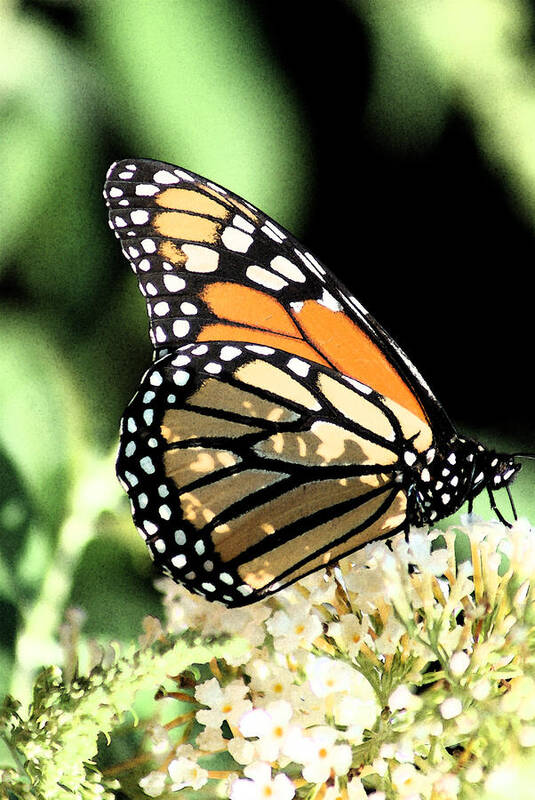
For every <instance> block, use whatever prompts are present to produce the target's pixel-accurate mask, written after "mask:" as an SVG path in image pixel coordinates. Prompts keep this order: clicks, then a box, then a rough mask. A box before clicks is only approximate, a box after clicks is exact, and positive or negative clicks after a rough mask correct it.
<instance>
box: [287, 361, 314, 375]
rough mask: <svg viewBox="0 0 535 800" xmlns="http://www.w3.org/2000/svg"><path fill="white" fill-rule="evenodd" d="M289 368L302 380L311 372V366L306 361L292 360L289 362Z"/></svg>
mask: <svg viewBox="0 0 535 800" xmlns="http://www.w3.org/2000/svg"><path fill="white" fill-rule="evenodd" d="M288 367H289V368H290V369H291V370H292V372H295V374H296V375H300V376H301V377H302V378H306V377H307V375H308V373H309V371H310V364H307V363H306V361H301V359H300V358H291V359H290V360H289V361H288Z"/></svg>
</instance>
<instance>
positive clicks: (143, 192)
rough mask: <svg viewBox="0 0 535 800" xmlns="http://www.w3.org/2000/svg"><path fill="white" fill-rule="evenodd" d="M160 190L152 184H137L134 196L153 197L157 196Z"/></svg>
mask: <svg viewBox="0 0 535 800" xmlns="http://www.w3.org/2000/svg"><path fill="white" fill-rule="evenodd" d="M159 191H160V188H159V187H158V186H154V185H153V184H152V183H138V185H137V186H136V194H137V195H138V197H153V196H154V195H155V194H158V192H159Z"/></svg>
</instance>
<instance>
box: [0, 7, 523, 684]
mask: <svg viewBox="0 0 535 800" xmlns="http://www.w3.org/2000/svg"><path fill="white" fill-rule="evenodd" d="M534 19H535V17H534V15H533V11H532V8H531V6H530V5H529V4H528V3H527V2H521V0H509V1H508V2H507V3H503V2H497V1H496V0H426V2H422V1H420V2H416V0H404V1H403V2H399V0H381V2H374V0H346V2H342V0H330V2H329V3H321V4H312V3H308V2H301V0H296V2H292V3H287V2H283V0H272V1H271V2H269V0H266V1H265V2H254V1H253V0H252V1H250V2H246V0H47V2H44V1H43V2H39V1H38V0H32V1H31V2H30V0H24V1H23V0H20V1H19V2H17V1H16V0H0V165H1V167H0V208H1V213H0V245H1V246H0V292H1V307H0V330H1V347H0V619H1V623H0V694H1V693H2V692H3V691H5V690H7V689H9V688H10V689H11V690H12V691H14V692H15V693H16V694H18V695H20V696H21V697H23V696H25V694H26V692H27V690H28V685H29V680H30V677H31V675H32V673H33V671H34V670H35V668H36V667H38V666H39V665H41V664H44V663H51V662H57V661H58V660H59V659H60V658H61V655H60V651H59V645H58V644H57V642H58V631H59V630H60V628H59V626H60V624H61V621H62V619H63V615H64V611H65V609H66V608H67V607H69V606H73V605H74V606H77V607H80V608H82V609H84V611H85V612H86V613H87V620H86V623H85V627H84V632H85V633H86V634H87V635H88V636H94V637H96V638H98V639H99V640H102V641H108V640H109V639H110V638H116V639H119V640H128V639H130V638H131V637H133V636H135V635H137V634H138V633H139V631H140V619H141V617H142V616H143V614H146V613H156V614H158V613H159V611H158V609H159V606H158V595H157V593H156V591H155V590H154V588H153V586H152V578H153V574H152V572H151V564H150V561H149V558H148V556H147V554H146V552H145V548H144V545H143V544H142V543H141V541H140V540H139V537H138V535H137V533H136V532H135V529H134V527H133V525H132V522H131V519H130V514H129V508H128V505H127V502H126V497H125V496H123V493H122V491H121V490H120V488H119V487H118V485H117V483H116V480H115V475H114V465H113V462H114V452H115V448H116V445H117V436H118V424H119V419H120V416H121V413H122V410H123V408H124V406H125V405H126V403H127V401H128V400H129V398H130V396H131V395H132V394H133V392H134V391H135V388H136V385H137V382H138V380H139V377H140V375H141V374H142V372H143V371H144V369H145V368H146V367H147V365H148V364H149V361H150V346H149V340H148V336H147V322H146V318H145V310H144V301H143V299H142V298H141V296H140V295H139V294H138V291H137V288H136V282H135V280H134V279H133V276H132V274H131V271H130V269H129V267H128V264H127V263H126V261H125V260H124V259H123V258H122V257H121V254H120V250H119V247H118V244H117V242H116V241H115V239H114V237H113V236H112V235H111V233H110V231H109V228H108V225H107V215H106V210H105V206H104V202H103V200H102V196H101V189H102V184H103V180H104V176H105V173H106V170H107V168H108V166H109V164H110V163H111V162H112V161H113V160H115V159H117V158H128V157H141V156H143V157H151V158H155V159H162V160H165V161H170V162H173V163H176V164H179V165H181V166H184V167H187V168H190V169H192V170H194V171H196V172H199V173H201V174H204V175H206V176H207V177H209V178H211V179H213V180H215V181H217V182H219V183H222V184H223V185H226V186H228V187H229V188H231V189H233V190H234V191H236V192H238V193H239V194H241V195H243V196H245V197H246V198H248V199H249V200H250V201H251V202H253V203H255V204H256V205H258V206H259V207H261V208H262V209H264V210H265V211H267V212H268V213H270V214H271V215H272V216H273V217H274V218H275V219H276V220H279V221H280V222H281V223H282V224H283V225H285V226H286V227H288V228H290V229H291V230H292V231H294V232H295V233H296V234H297V235H298V236H299V238H301V239H302V240H303V241H304V242H305V243H306V244H307V246H308V247H309V248H310V249H311V250H312V251H313V252H315V253H316V254H317V255H318V256H319V257H320V258H321V259H322V260H323V261H325V262H326V263H327V264H328V265H329V266H330V267H331V268H332V269H333V270H334V271H335V272H336V273H337V274H338V275H339V276H340V277H342V279H343V280H344V281H345V282H346V284H347V285H348V286H349V287H350V288H351V290H352V291H353V292H354V293H355V294H356V296H357V297H358V298H359V299H360V300H361V301H362V302H363V303H364V304H365V305H366V306H367V307H368V308H369V309H370V310H371V311H372V313H373V314H374V315H375V316H376V317H377V318H378V319H379V320H380V321H381V322H382V323H383V324H384V326H385V327H386V328H387V329H388V330H390V331H391V332H392V333H393V334H394V336H395V338H396V339H397V340H398V341H399V342H400V344H402V346H403V347H404V348H405V349H406V350H407V351H408V353H409V354H410V356H411V357H412V358H413V359H414V361H415V362H416V363H417V365H418V366H419V367H420V369H421V370H422V372H423V374H424V375H425V376H426V377H427V378H428V379H429V382H430V383H431V385H432V386H433V388H434V389H435V391H436V392H437V394H438V396H439V397H440V398H441V399H442V401H443V402H444V405H445V406H446V408H447V409H448V411H449V412H450V414H451V416H452V418H453V419H454V421H455V422H456V423H457V424H458V425H459V427H461V428H462V429H463V430H465V431H466V432H467V433H472V434H474V435H476V436H478V437H481V438H483V439H484V440H485V441H486V442H487V443H489V444H491V445H492V444H498V445H499V446H501V447H503V448H505V449H507V450H519V449H520V450H531V451H534V450H535V429H534V425H533V401H532V388H531V387H532V372H533V369H532V359H533V345H532V340H533V306H534V301H533V290H532V288H531V273H532V267H533V253H534V244H535V237H534V221H535V45H534ZM533 479H534V474H533V471H532V470H530V469H529V468H526V469H525V470H524V471H523V474H522V476H521V477H520V478H519V480H518V485H517V491H516V492H515V497H516V500H517V505H518V507H519V511H520V513H521V514H527V515H529V514H531V518H532V519H534V518H535V514H534V512H535V508H534V500H533V490H532V487H533ZM478 510H479V511H480V513H482V514H484V515H485V516H486V517H489V518H490V516H491V515H490V512H489V510H488V504H487V501H486V499H483V501H482V502H481V503H480V504H479V506H478Z"/></svg>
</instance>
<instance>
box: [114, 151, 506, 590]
mask: <svg viewBox="0 0 535 800" xmlns="http://www.w3.org/2000/svg"><path fill="white" fill-rule="evenodd" d="M104 197H105V199H106V203H107V205H108V207H109V223H110V227H111V229H112V230H113V231H114V233H115V235H116V237H117V238H118V239H119V240H120V243H121V246H122V250H123V253H124V255H125V257H126V258H127V259H128V261H129V262H130V264H131V266H132V269H133V270H134V272H135V274H136V275H137V278H138V282H139V288H140V290H141V293H142V294H143V295H144V297H145V298H146V302H147V309H148V315H149V321H150V337H151V340H152V343H153V346H154V363H153V365H152V366H151V367H150V368H149V369H148V370H147V372H146V373H145V375H144V376H143V378H142V380H141V385H140V387H139V390H138V392H137V393H136V395H135V396H134V398H133V399H132V400H131V402H130V404H129V405H128V407H127V409H126V411H125V414H124V417H123V419H122V423H121V439H120V447H119V453H118V457H117V474H118V477H119V479H120V481H121V483H122V485H123V486H124V488H125V490H126V492H127V493H128V495H129V498H130V502H131V507H132V515H133V519H134V522H135V524H136V526H137V528H138V530H139V532H140V534H141V536H142V537H143V538H144V540H145V541H146V543H147V545H148V547H149V550H150V552H151V554H152V556H153V558H154V561H155V562H156V564H157V566H159V567H160V568H161V569H162V570H163V571H164V572H165V573H166V574H168V575H169V576H171V577H172V578H173V579H175V580H176V581H178V582H181V583H183V584H185V585H186V586H187V587H188V588H189V589H191V590H193V591H195V592H197V593H199V594H202V595H204V596H205V597H206V598H208V599H210V600H220V601H222V602H223V603H224V604H226V605H228V606H240V605H245V604H248V603H252V602H255V601H257V600H259V599H260V598H262V597H265V596H267V595H270V594H272V593H274V592H277V591H279V590H280V589H282V588H284V587H285V586H287V585H288V584H290V583H292V582H293V581H295V580H297V579H298V578H300V577H303V576H305V575H307V574H309V573H310V572H313V571H314V570H317V569H319V568H320V567H323V566H326V565H329V564H332V563H333V562H335V561H337V560H338V559H340V558H341V557H342V556H345V555H347V554H348V553H351V552H353V551H354V550H356V549H358V548H359V547H361V546H362V545H364V544H365V543H367V542H370V541H372V540H376V539H379V538H383V537H388V536H391V535H393V534H395V533H396V532H398V531H403V530H407V529H408V526H409V525H411V524H413V525H424V524H429V523H433V522H435V521H436V520H439V519H441V518H442V517H445V516H447V515H449V514H451V513H452V512H454V511H456V510H457V509H458V508H460V506H461V505H462V504H463V503H464V502H465V501H466V500H468V501H469V504H470V506H471V503H472V500H473V498H474V497H475V496H476V495H477V494H478V493H479V492H481V491H482V490H483V489H486V490H487V492H488V494H489V497H490V500H491V504H492V507H493V508H494V509H495V511H496V513H497V514H498V515H499V516H500V518H501V515H500V512H499V511H498V510H497V509H496V506H495V503H494V499H493V492H494V490H496V489H498V488H500V487H503V486H505V487H507V490H508V491H509V486H508V484H509V483H510V481H511V480H512V478H513V477H514V475H515V474H516V472H517V471H518V469H519V468H520V465H519V464H518V463H517V462H516V461H515V459H514V456H511V455H502V454H498V453H496V452H493V451H490V450H488V449H486V448H484V447H483V446H482V445H481V444H479V443H478V442H475V441H472V440H469V439H465V438H462V437H461V436H459V435H458V434H457V432H456V430H455V428H454V427H453V425H452V423H451V422H450V420H449V419H448V417H447V415H446V413H445V411H444V410H443V408H442V406H441V405H440V403H439V402H438V401H437V399H436V398H435V396H434V395H433V393H432V392H431V390H430V388H429V387H428V385H427V384H426V383H425V381H424V379H423V378H422V376H421V375H420V374H419V372H418V371H417V370H416V368H415V367H414V366H413V365H412V363H411V362H410V360H409V359H408V358H407V356H406V355H405V354H404V353H403V352H402V351H401V349H400V348H399V347H398V345H397V344H396V343H395V342H394V341H393V339H392V338H391V337H390V336H389V335H388V334H387V333H386V332H385V331H384V330H383V328H382V327H381V326H380V325H379V324H378V323H377V322H376V321H375V320H374V319H373V318H372V317H371V316H370V314H368V312H367V311H366V310H365V309H364V308H363V307H362V306H361V304H360V303H359V302H358V301H357V300H356V299H355V298H354V297H352V296H351V295H350V294H349V293H348V291H347V290H346V289H345V288H344V287H343V286H342V285H341V284H340V283H339V281H338V280H337V279H336V278H335V277H334V275H332V274H331V273H330V272H329V271H328V270H327V269H326V268H325V267H324V266H323V265H322V264H321V263H320V262H319V261H318V260H317V259H316V258H315V257H314V256H313V255H312V254H311V253H309V252H308V251H307V250H306V249H305V248H304V247H303V246H302V245H301V244H299V242H298V241H297V240H296V239H295V238H294V237H293V236H292V235H291V234H290V233H288V232H287V231H286V230H284V229H283V228H282V227H280V226H279V225H277V224H276V223H275V222H274V221H273V220H272V219H270V218H269V217H267V216H266V215H265V214H263V213H262V212H261V211H259V210H258V209H257V208H255V207H254V206H252V205H251V204H250V203H248V202H247V201H246V200H243V199H242V198H240V197H238V196H237V195H235V194H233V193H232V192H229V191H227V190H226V189H223V188H222V187H221V186H218V185H217V184H215V183H212V182H211V181H208V180H206V179H205V178H202V177H200V176H199V175H196V174H194V173H193V172H189V171H187V170H185V169H181V168H178V167H175V166H173V165H171V164H165V163H162V162H159V161H151V160H143V159H133V160H130V161H128V160H125V161H120V162H118V163H115V164H113V165H112V166H111V167H110V169H109V171H108V174H107V181H106V185H105V190H104ZM513 510H514V507H513ZM502 519H503V518H502Z"/></svg>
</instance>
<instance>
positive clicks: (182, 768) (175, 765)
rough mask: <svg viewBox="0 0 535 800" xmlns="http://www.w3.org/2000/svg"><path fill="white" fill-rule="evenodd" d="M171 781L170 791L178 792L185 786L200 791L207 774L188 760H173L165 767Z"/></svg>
mask: <svg viewBox="0 0 535 800" xmlns="http://www.w3.org/2000/svg"><path fill="white" fill-rule="evenodd" d="M167 769H168V772H169V776H170V778H171V780H172V781H173V784H172V786H171V791H173V792H178V791H179V790H180V789H183V788H184V787H185V786H191V787H192V789H200V788H201V786H204V784H205V783H206V782H207V780H208V772H207V771H206V770H205V769H203V768H202V767H199V765H198V764H197V762H196V761H192V760H191V759H190V758H184V757H180V758H175V759H173V761H171V763H170V764H169V766H168V767H167Z"/></svg>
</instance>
